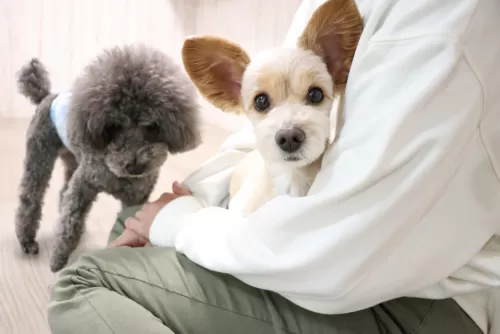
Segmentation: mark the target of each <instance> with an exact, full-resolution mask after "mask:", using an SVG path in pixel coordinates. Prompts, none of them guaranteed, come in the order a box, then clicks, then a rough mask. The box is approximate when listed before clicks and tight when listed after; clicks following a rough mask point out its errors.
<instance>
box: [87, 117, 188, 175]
mask: <svg viewBox="0 0 500 334" xmlns="http://www.w3.org/2000/svg"><path fill="white" fill-rule="evenodd" d="M146 113H147V112H145V115H144V120H141V119H133V118H124V119H122V120H121V122H120V121H119V122H113V123H112V124H107V125H106V126H105V127H104V130H103V132H102V134H103V137H102V138H100V139H101V143H100V144H102V146H101V147H103V149H102V150H100V151H99V153H100V154H102V155H103V158H104V161H105V163H106V165H107V167H108V168H109V170H111V171H112V172H113V173H114V174H115V175H116V176H118V177H141V176H145V175H148V174H150V173H152V172H156V171H157V170H158V169H159V168H160V167H161V166H162V165H163V163H164V162H165V160H166V159H167V156H168V153H169V151H170V148H169V145H168V142H169V138H167V136H168V134H167V132H168V131H170V130H169V128H173V127H175V124H172V123H171V121H168V120H167V119H165V118H166V117H160V119H157V117H155V115H151V114H150V115H146ZM167 113H168V110H165V111H158V112H157V113H156V114H158V115H161V114H167ZM174 140H180V141H182V138H177V139H174ZM179 143H180V142H179ZM190 145H191V143H189V142H186V143H181V146H183V147H185V148H186V149H188V148H189V147H190ZM176 151H177V150H176ZM96 153H97V151H96Z"/></svg>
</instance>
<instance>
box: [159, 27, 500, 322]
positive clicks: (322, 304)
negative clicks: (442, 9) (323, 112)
mask: <svg viewBox="0 0 500 334" xmlns="http://www.w3.org/2000/svg"><path fill="white" fill-rule="evenodd" d="M461 52H462V50H461V49H460V47H459V45H457V44H455V43H454V42H453V41H448V40H443V39H441V37H438V38H432V37H420V38H414V39H412V40H411V42H408V41H381V42H378V43H371V44H369V45H367V46H366V50H365V52H364V53H363V54H361V55H359V57H361V59H360V60H358V64H357V66H356V67H353V70H352V72H351V76H350V84H349V85H348V92H347V96H346V100H345V101H346V102H345V112H346V117H345V125H344V127H343V129H342V133H341V135H340V138H339V140H338V142H337V143H336V144H334V146H332V147H331V148H330V149H329V150H328V152H327V153H326V155H325V157H324V159H323V167H322V170H321V171H320V173H319V174H318V176H317V178H316V180H315V182H314V184H313V186H312V188H311V190H310V193H309V194H308V196H306V197H301V198H292V197H289V196H280V197H277V198H275V199H273V200H272V201H270V202H268V203H266V204H265V205H264V206H262V207H261V208H259V209H258V210H257V211H256V212H254V213H253V214H251V215H250V216H248V217H246V218H245V217H242V216H240V215H238V214H236V213H234V212H231V211H229V210H227V209H225V208H221V207H202V206H201V205H200V204H199V202H198V201H197V200H196V198H195V197H190V196H187V197H184V198H181V199H178V200H176V201H174V202H172V203H171V204H169V205H167V206H166V207H165V208H164V209H163V210H162V211H161V212H160V213H159V214H158V216H157V217H156V219H155V221H154V222H153V228H152V230H151V233H150V237H151V241H152V243H153V244H156V245H159V246H175V248H176V249H177V250H178V251H179V252H182V253H184V254H185V255H186V256H188V257H189V258H190V259H191V260H193V261H194V262H196V263H198V264H200V265H202V266H204V267H206V268H208V269H211V270H215V271H219V272H224V273H229V274H231V275H234V276H235V277H237V278H239V279H240V280H242V281H244V282H246V283H247V284H249V285H252V286H255V287H259V288H262V289H267V290H272V291H275V292H277V293H280V294H281V295H283V296H285V297H286V298H289V299H290V300H292V301H293V302H295V303H297V304H299V305H301V306H303V307H305V308H308V309H310V310H313V311H316V312H325V313H340V312H350V311H355V310H358V309H362V308H365V307H369V306H372V305H374V304H377V303H379V302H382V301H385V300H389V299H392V298H396V297H400V296H404V295H411V294H412V293H415V292H417V291H419V290H421V289H423V288H424V287H426V286H429V285H432V284H433V283H436V282H438V281H440V280H443V279H446V278H447V277H448V276H449V275H451V274H452V273H453V272H454V271H455V270H457V269H458V268H460V267H461V266H462V265H463V264H465V263H466V262H467V261H468V260H469V259H470V258H471V257H472V256H473V255H474V254H475V253H476V252H477V251H478V250H479V249H480V248H481V247H482V246H483V245H484V244H485V242H486V241H487V240H488V239H489V238H490V237H491V235H492V234H493V226H490V225H488V224H487V222H489V221H490V220H491V219H490V218H491V217H489V216H488V215H492V212H491V211H488V210H485V209H484V203H480V202H479V200H478V196H477V194H474V192H472V191H471V190H470V183H472V182H473V181H472V180H471V179H470V178H471V177H473V174H474V173H475V169H476V168H477V160H478V159H482V158H483V157H482V156H480V155H481V154H483V153H484V152H483V151H482V147H481V146H480V144H479V141H478V138H477V131H476V129H477V124H478V120H479V117H480V115H481V111H482V109H481V108H482V100H481V98H482V95H481V87H480V84H479V82H478V81H477V79H476V76H475V75H474V72H473V71H472V70H471V68H470V67H469V66H468V63H467V62H466V61H465V59H464V57H463V56H462V53H461ZM388 56H390V57H391V61H383V59H384V57H388ZM471 175H472V176H471ZM492 180H493V179H492ZM442 294H446V292H442Z"/></svg>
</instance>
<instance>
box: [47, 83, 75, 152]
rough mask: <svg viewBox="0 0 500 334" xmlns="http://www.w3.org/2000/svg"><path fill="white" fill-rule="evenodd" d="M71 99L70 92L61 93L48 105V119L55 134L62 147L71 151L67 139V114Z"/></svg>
mask: <svg viewBox="0 0 500 334" xmlns="http://www.w3.org/2000/svg"><path fill="white" fill-rule="evenodd" d="M70 98H71V92H63V93H60V94H59V95H57V96H56V98H55V99H54V100H53V101H52V104H51V105H50V119H51V120H52V124H54V127H55V128H56V131H57V134H58V135H59V138H61V141H62V142H63V144H64V146H66V148H67V149H69V150H71V148H70V143H69V138H68V130H67V123H68V113H69V108H68V107H69V101H70Z"/></svg>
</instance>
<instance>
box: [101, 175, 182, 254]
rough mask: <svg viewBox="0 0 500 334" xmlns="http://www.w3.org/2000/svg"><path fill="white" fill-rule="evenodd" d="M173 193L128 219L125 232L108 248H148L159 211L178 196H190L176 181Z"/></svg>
mask: <svg viewBox="0 0 500 334" xmlns="http://www.w3.org/2000/svg"><path fill="white" fill-rule="evenodd" d="M172 191H173V193H163V194H162V195H161V196H160V198H159V199H157V200H156V201H154V202H151V203H147V204H145V205H144V206H143V207H142V209H141V210H139V211H138V212H137V213H136V215H135V217H130V218H128V219H127V220H126V221H125V231H124V232H123V233H122V234H121V235H120V236H119V237H118V238H116V239H115V240H114V241H113V242H111V243H110V244H109V245H108V248H115V247H122V246H129V247H150V246H151V244H150V242H149V231H150V230H151V225H152V224H153V221H154V219H155V217H156V215H157V214H158V213H159V212H160V210H161V209H162V208H163V207H164V206H165V205H167V204H168V203H170V202H171V201H173V200H174V199H176V198H178V197H180V196H187V195H191V192H190V191H189V190H188V189H187V187H185V186H183V185H180V184H179V183H178V182H177V181H176V182H174V183H173V184H172Z"/></svg>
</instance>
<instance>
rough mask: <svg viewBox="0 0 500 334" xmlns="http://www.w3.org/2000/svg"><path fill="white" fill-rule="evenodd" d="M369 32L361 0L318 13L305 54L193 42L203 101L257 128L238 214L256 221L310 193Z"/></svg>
mask: <svg viewBox="0 0 500 334" xmlns="http://www.w3.org/2000/svg"><path fill="white" fill-rule="evenodd" d="M362 28H363V23H362V19H361V16H360V14H359V12H358V9H357V7H356V5H355V3H354V0H329V1H326V2H325V3H324V4H323V5H321V6H320V7H319V8H318V9H317V10H316V11H315V13H314V14H313V16H312V18H311V19H310V21H309V23H308V25H307V27H306V28H305V30H304V32H303V33H302V35H301V37H300V38H299V40H298V44H297V48H289V49H287V48H280V49H275V50H269V51H265V52H262V53H260V54H258V55H257V56H256V57H255V58H253V59H250V57H249V55H248V54H247V53H246V52H245V51H244V50H243V49H242V48H241V47H239V46H238V45H236V44H234V43H231V42H229V41H227V40H224V39H221V38H217V37H212V36H201V37H192V38H189V39H187V40H186V41H185V43H184V46H183V51H182V52H183V61H184V66H185V68H186V70H187V72H188V74H189V76H190V77H191V79H192V80H193V82H194V83H195V84H196V86H197V87H198V89H199V91H200V92H201V94H202V95H204V96H205V97H206V98H207V99H208V100H209V101H210V102H211V103H212V104H213V105H215V106H216V107H219V108H221V109H223V110H229V111H232V112H236V113H241V112H242V113H244V114H245V115H246V116H247V117H248V118H249V119H250V121H251V123H252V125H253V129H254V133H255V137H256V142H257V150H255V151H254V152H252V153H250V154H248V155H247V157H246V158H245V159H243V161H242V162H241V163H240V164H239V165H238V166H237V167H236V168H235V170H234V172H233V174H232V179H231V185H230V196H231V202H230V209H231V208H233V209H235V210H238V211H240V212H242V213H243V214H248V213H250V212H252V211H253V210H255V209H256V208H258V207H259V206H260V205H262V204H263V203H264V202H266V201H268V200H269V199H271V198H273V197H275V196H278V195H283V194H289V195H292V196H304V195H306V193H307V192H308V191H309V188H310V186H311V184H312V182H313V181H314V178H315V176H316V174H317V172H318V170H319V168H320V165H321V158H322V156H323V153H324V151H325V149H326V147H327V146H328V144H329V142H330V140H331V138H330V134H331V120H330V113H331V109H332V105H333V102H334V98H335V96H337V95H338V94H340V93H341V92H342V91H343V89H344V86H345V84H346V82H347V76H348V74H349V70H350V67H351V63H352V59H353V57H354V52H355V49H356V46H357V43H358V40H359V37H360V35H361V31H362ZM318 90H319V91H320V92H321V93H322V95H323V97H322V98H321V99H317V97H318V94H319V93H318ZM311 94H312V95H311ZM315 94H316V95H315ZM262 96H264V98H265V99H266V100H267V102H269V103H268V104H269V106H268V107H266V108H264V110H262V108H261V107H259V105H258V103H259V101H258V100H259V99H262ZM260 102H262V101H260ZM260 106H262V105H260ZM291 146H293V148H292V147H291Z"/></svg>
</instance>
